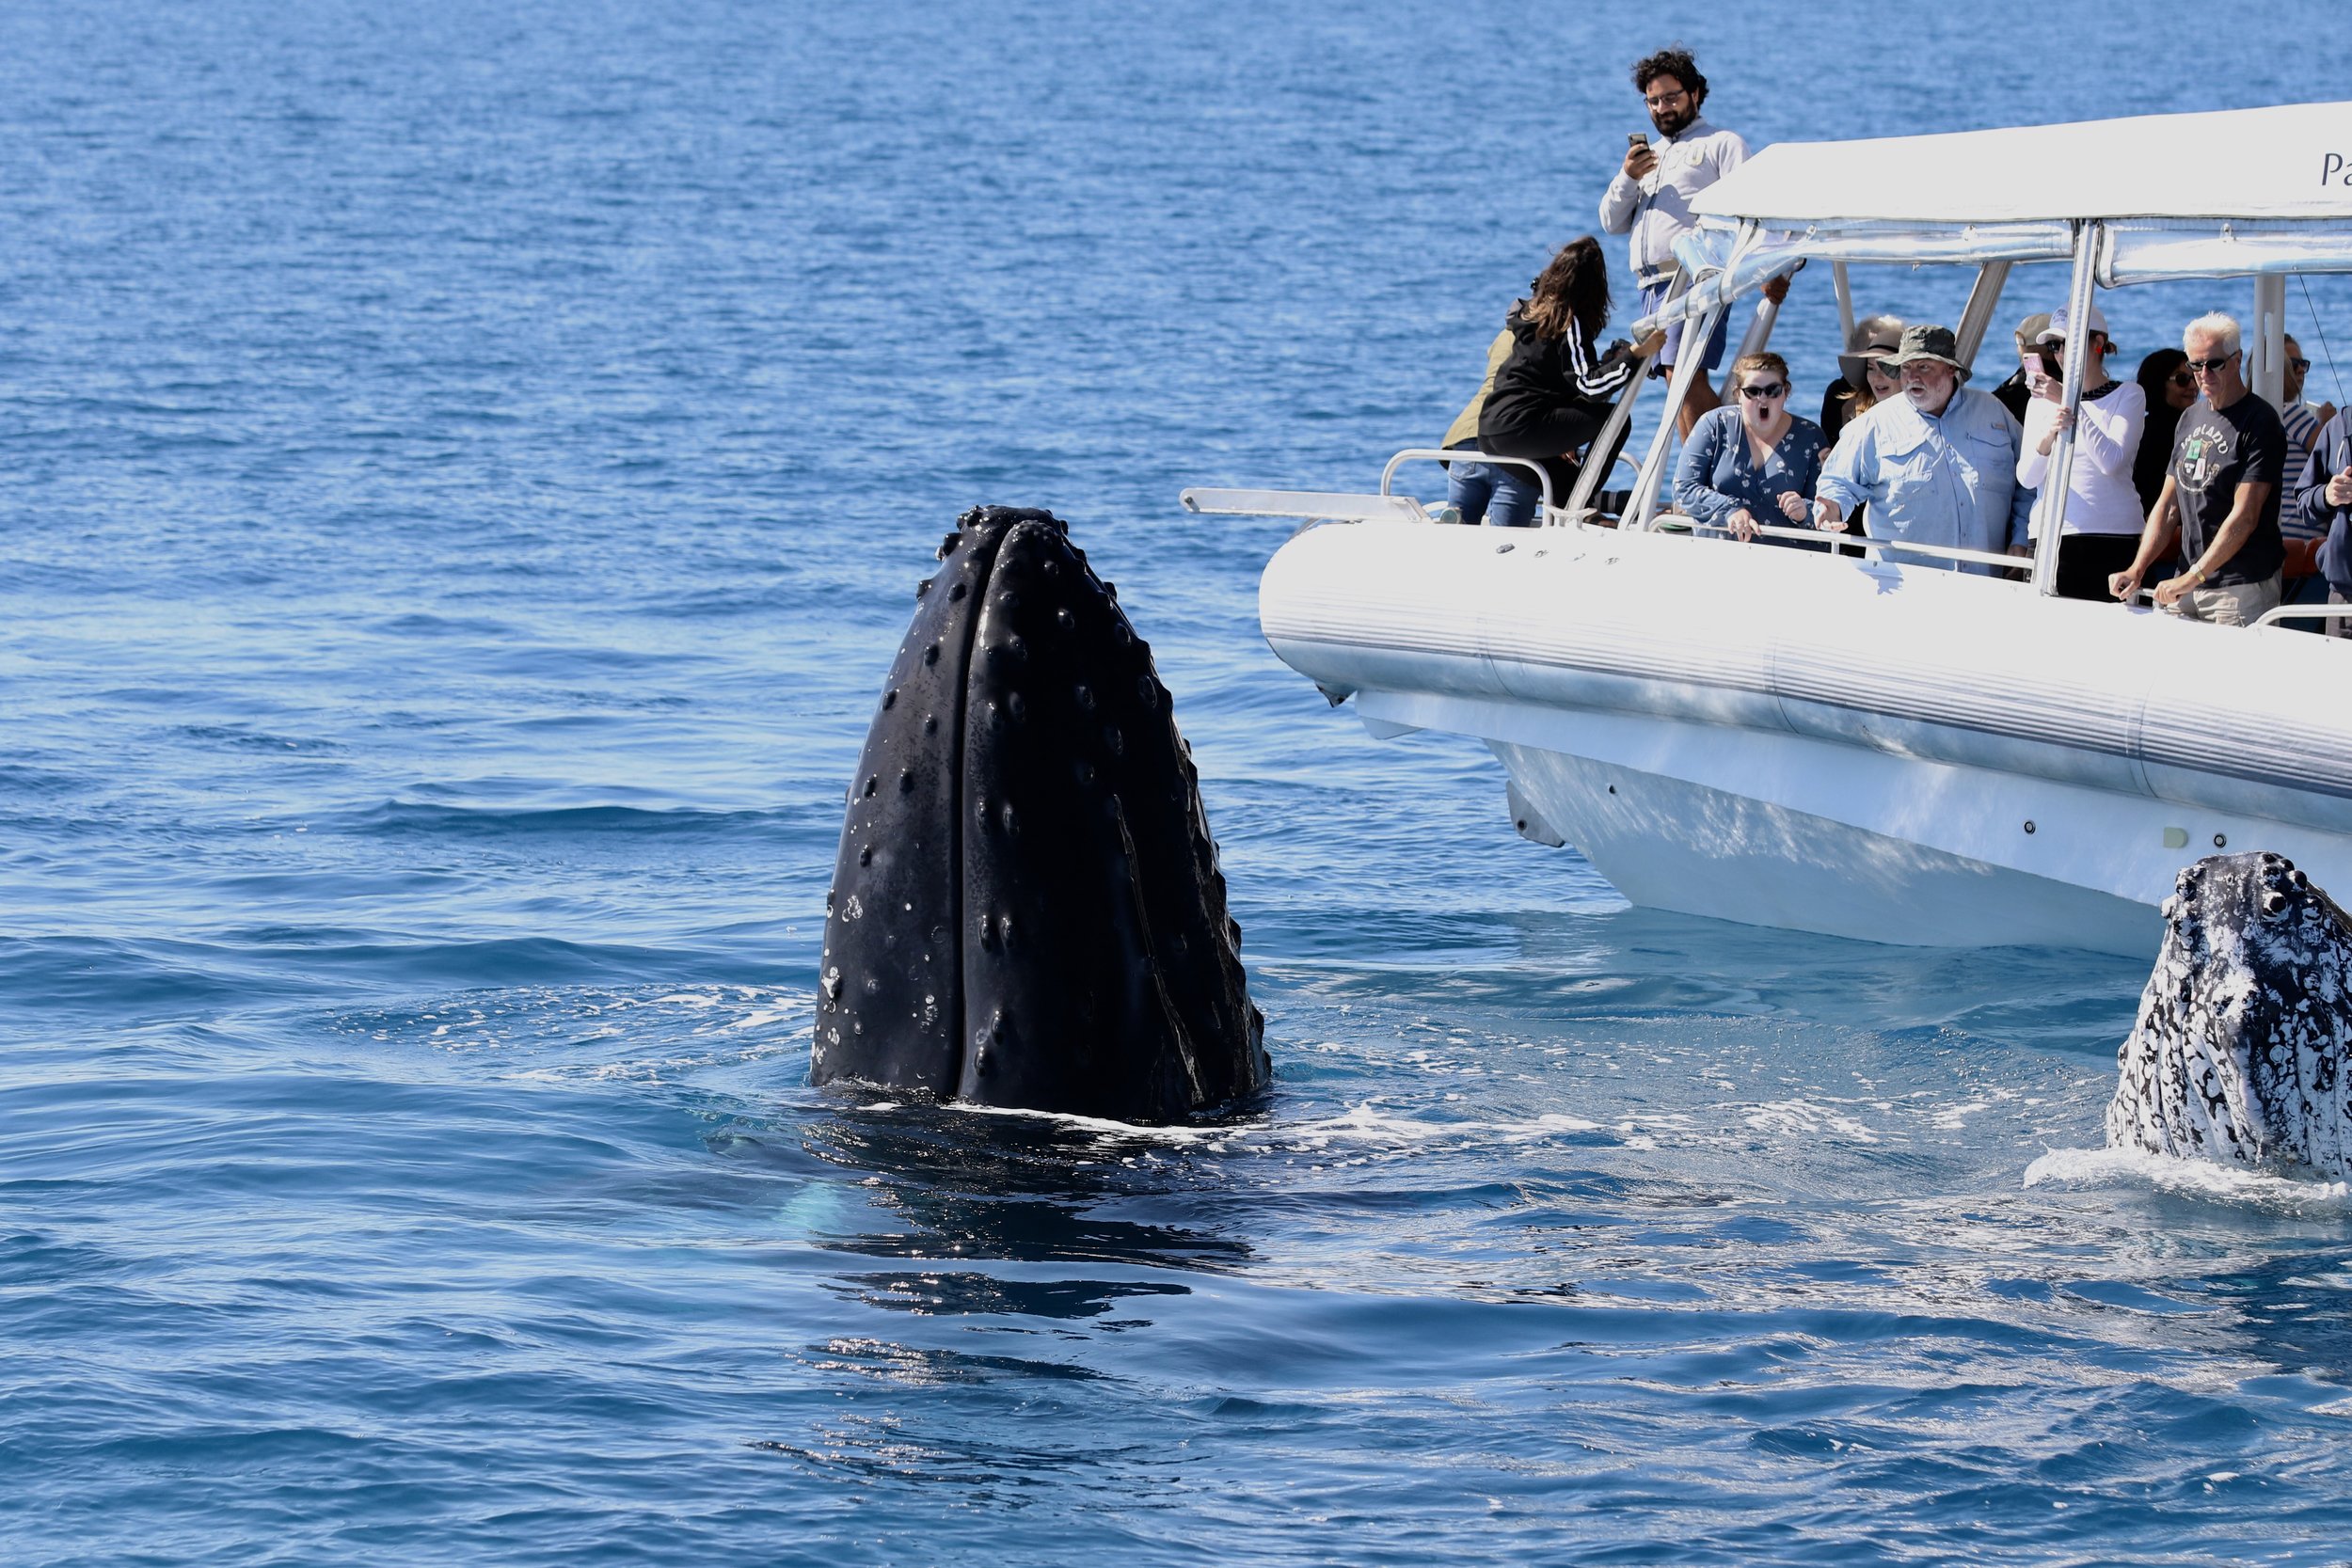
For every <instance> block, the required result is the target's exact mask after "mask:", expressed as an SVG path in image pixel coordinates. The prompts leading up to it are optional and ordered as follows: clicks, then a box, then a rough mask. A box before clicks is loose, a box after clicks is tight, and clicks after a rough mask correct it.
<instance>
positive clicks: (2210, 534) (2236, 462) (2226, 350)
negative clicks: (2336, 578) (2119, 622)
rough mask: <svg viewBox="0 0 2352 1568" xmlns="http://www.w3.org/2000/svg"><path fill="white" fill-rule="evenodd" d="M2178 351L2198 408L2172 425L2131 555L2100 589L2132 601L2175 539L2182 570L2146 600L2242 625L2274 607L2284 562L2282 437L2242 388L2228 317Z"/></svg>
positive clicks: (2191, 327) (2198, 325)
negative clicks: (2161, 474)
mask: <svg viewBox="0 0 2352 1568" xmlns="http://www.w3.org/2000/svg"><path fill="white" fill-rule="evenodd" d="M2181 347H2182V348H2183V349H2185V351H2186V352H2187V354H2188V368H2189V373H2191V374H2192V375H2194V376H2196V377H2197V385H2198V386H2199V388H2201V389H2202V390H2203V392H2204V401H2203V402H2201V403H2198V404H2192V405H2191V406H2190V408H2189V410H2188V412H2186V413H2185V414H2183V415H2182V416H2181V427H2180V430H2179V431H2178V432H2177V433H2176V434H2175V435H2174V436H2173V438H2172V467H2171V470H2170V471H2169V473H2167V474H2166V476H2165V481H2164V490H2163V493H2162V494H2160V495H2158V496H2157V497H2156V504H2155V505H2154V506H2153V507H2152V508H2151V509H2150V510H2149V513H2148V527H2147V530H2146V531H2144V532H2143V533H2141V535H2140V537H2139V550H2138V553H2137V555H2135V556H2134V557H2133V559H2132V563H2131V565H2130V566H2128V567H2127V568H2125V569H2124V570H2122V571H2121V572H2118V573H2116V574H2115V576H2114V577H2113V578H2109V579H2108V583H2107V587H2108V591H2109V592H2110V593H2112V594H2114V595H2115V596H2116V597H2117V598H2119V599H2129V598H2130V597H2131V596H2132V595H2133V594H2137V593H2138V592H2139V584H2140V580H2141V578H2145V577H2146V576H2147V575H2148V569H2149V568H2150V567H2152V566H2153V565H2154V564H2155V563H2156V562H2157V561H2158V560H2159V559H2161V558H2162V557H2163V555H2164V553H2165V552H2166V551H2167V550H2169V549H2170V548H2171V547H2172V541H2173V538H2174V535H2175V534H2176V533H2177V535H2178V536H2179V539H2180V546H2181V560H2182V561H2183V562H2185V565H2184V567H2183V569H2182V571H2181V574H2180V576H2178V577H2171V578H2165V579H2164V580H2163V581H2162V582H2159V583H2157V584H2156V586H2155V588H2154V589H2153V591H2152V592H2151V594H2150V597H2152V598H2153V599H2154V600H2155V601H2156V603H2157V605H2158V606H2159V607H2161V608H2163V609H2165V610H2170V611H2171V612H2172V613H2173V614H2175V615H2179V616H2182V617H2184V618H2185V619H2187V620H2191V621H2210V622H2212V623H2214V624H2215V625H2216V626H2248V625H2250V624H2251V623H2253V622H2254V621H2256V620H2259V619H2260V618H2261V617H2262V616H2263V615H2264V614H2265V613H2266V612H2267V611H2269V610H2275V609H2276V608H2278V604H2279V574H2280V567H2281V566H2283V565H2284V564H2285V563H2286V546H2285V544H2284V543H2283V542H2282V541H2281V540H2280V536H2279V490H2280V467H2281V466H2282V465H2283V464H2284V463H2285V461H2286V450H2287V434H2286V429H2285V427H2284V426H2283V425H2281V424H2280V422H2279V411H2278V410H2277V409H2275V408H2273V407H2271V406H2270V404H2267V403H2265V402H2264V401H2263V400H2262V399H2261V398H2258V397H2256V396H2255V395H2254V394H2253V392H2252V391H2251V390H2250V389H2249V388H2248V387H2247V385H2246V375H2245V369H2244V357H2245V356H2244V355H2243V354H2242V353H2241V352H2240V351H2239V348H2238V325H2237V322H2236V320H2235V319H2234V318H2233V317H2230V316H2224V315H2221V314H2219V313H2216V314H2213V315H2209V316H2200V317H2198V318H2197V319H2196V320H2195V321H2193V322H2191V323H2189V324H2188V326H2187V327H2186V328H2185V330H2184V331H2183V332H2182V334H2181Z"/></svg>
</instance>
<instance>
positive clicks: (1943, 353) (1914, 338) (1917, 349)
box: [1892, 323, 1968, 376]
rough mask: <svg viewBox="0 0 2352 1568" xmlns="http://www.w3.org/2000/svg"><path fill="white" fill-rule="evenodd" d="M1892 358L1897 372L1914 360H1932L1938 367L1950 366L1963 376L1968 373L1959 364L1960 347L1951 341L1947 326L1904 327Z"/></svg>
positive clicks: (1964, 367)
mask: <svg viewBox="0 0 2352 1568" xmlns="http://www.w3.org/2000/svg"><path fill="white" fill-rule="evenodd" d="M1892 357H1893V360H1894V364H1895V368H1896V369H1897V370H1900V369H1902V368H1903V367H1904V366H1905V365H1908V364H1910V363H1911V362H1912V361H1914V360H1915V359H1932V360H1934V361H1935V362H1936V363H1937V364H1939V365H1949V366H1951V368H1952V369H1954V370H1955V371H1958V372H1960V373H1961V374H1962V375H1963V376H1965V375H1966V374H1967V373H1968V367H1967V366H1965V365H1963V364H1962V363H1961V362H1960V345H1959V343H1957V342H1956V341H1953V338H1952V329H1951V328H1950V327H1948V326H1929V325H1926V324H1924V323H1922V324H1921V325H1916V326H1906V327H1904V328H1903V338H1902V341H1901V343H1899V345H1897V347H1896V350H1895V353H1894V355H1893V356H1892Z"/></svg>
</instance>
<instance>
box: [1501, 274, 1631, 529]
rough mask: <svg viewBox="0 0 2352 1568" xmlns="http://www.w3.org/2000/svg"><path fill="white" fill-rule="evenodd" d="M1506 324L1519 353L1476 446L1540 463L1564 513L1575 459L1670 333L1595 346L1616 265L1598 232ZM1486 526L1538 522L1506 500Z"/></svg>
mask: <svg viewBox="0 0 2352 1568" xmlns="http://www.w3.org/2000/svg"><path fill="white" fill-rule="evenodd" d="M1503 325H1504V326H1505V327H1507V328H1508V329H1509V330H1510V333H1511V339H1512V342H1511V352H1510V355H1509V356H1508V357H1507V358H1505V359H1504V360H1503V362H1502V369H1500V370H1498V371H1497V372H1495V384H1494V390H1493V391H1491V392H1489V393H1487V394H1486V407H1484V408H1483V409H1481V410H1480V411H1479V415H1478V444H1479V446H1480V448H1481V449H1482V450H1484V451H1487V452H1491V453H1493V454H1494V455H1496V456H1498V457H1532V458H1534V459H1536V460H1538V461H1540V462H1541V463H1542V464H1543V466H1544V472H1545V473H1546V474H1547V475H1548V476H1549V478H1550V480H1551V503H1552V504H1553V505H1554V506H1565V505H1566V504H1567V502H1568V492H1569V491H1571V490H1572V489H1574V488H1575V486H1576V475H1577V465H1576V455H1577V453H1578V452H1580V451H1582V450H1583V449H1584V448H1585V447H1586V446H1587V445H1588V444H1589V443H1590V442H1591V441H1592V439H1593V437H1594V436H1597V435H1598V434H1599V433H1600V427H1601V425H1602V424H1603V423H1604V422H1606V421H1607V420H1608V418H1609V409H1610V404H1612V403H1613V401H1614V399H1615V398H1616V395H1617V394H1618V393H1619V392H1621V391H1623V390H1624V389H1625V386H1626V383H1627V382H1629V381H1630V380H1632V379H1633V372H1634V371H1635V370H1636V369H1637V368H1638V365H1639V361H1640V358H1641V356H1642V355H1643V354H1644V353H1645V352H1647V351H1648V350H1649V349H1652V348H1655V347H1657V346H1658V344H1659V342H1661V341H1662V334H1654V335H1653V336H1652V337H1651V338H1650V339H1649V340H1648V341H1646V343H1645V345H1644V346H1643V347H1642V348H1638V349H1637V348H1630V347H1628V346H1626V345H1625V344H1622V343H1620V344H1617V345H1615V346H1613V347H1612V348H1611V349H1610V350H1609V351H1608V352H1607V353H1605V354H1604V353H1601V352H1600V351H1599V350H1598V349H1597V347H1596V346H1595V344H1596V343H1597V341H1598V339H1599V337H1600V332H1601V328H1602V327H1604V326H1606V325H1609V266H1608V263H1607V262H1606V261H1603V260H1602V258H1601V254H1600V243H1599V242H1598V241H1597V240H1595V239H1594V238H1593V237H1592V236H1591V235H1590V234H1587V235H1585V236H1584V237H1583V238H1582V239H1580V240H1575V241H1572V242H1570V243H1569V244H1568V245H1565V246H1563V247H1562V249H1561V251H1560V254H1558V255H1557V256H1554V257H1553V258H1552V259H1551V262H1550V264H1549V266H1547V267H1545V268H1544V270H1543V272H1542V273H1541V274H1540V275H1539V276H1538V277H1536V279H1535V287H1534V291H1533V292H1532V293H1530V294H1529V296H1528V298H1527V300H1526V302H1525V303H1524V304H1523V305H1519V306H1517V307H1514V308H1513V309H1512V311H1511V314H1510V316H1509V317H1508V318H1507V319H1506V320H1505V321H1504V323H1503ZM1486 520H1487V521H1488V522H1489V523H1493V524H1497V525H1500V526H1502V527H1504V528H1514V527H1519V526H1523V525H1525V524H1527V523H1529V522H1532V521H1534V515H1533V508H1531V507H1526V506H1523V505H1520V504H1518V503H1516V502H1515V503H1514V504H1512V505H1510V506H1507V507H1506V506H1504V505H1503V504H1502V497H1500V496H1498V497H1497V498H1496V501H1495V503H1494V504H1493V505H1491V506H1490V507H1489V508H1488V510H1487V513H1486Z"/></svg>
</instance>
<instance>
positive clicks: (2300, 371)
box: [2287, 359, 2312, 375]
mask: <svg viewBox="0 0 2352 1568" xmlns="http://www.w3.org/2000/svg"><path fill="white" fill-rule="evenodd" d="M2287 364H2288V365H2289V366H2290V367H2292V368H2293V370H2294V372H2295V373H2296V374H2297V375H2308V374H2310V373H2311V369H2312V362H2311V361H2310V360H2308V359H2290V360H2288V361H2287Z"/></svg>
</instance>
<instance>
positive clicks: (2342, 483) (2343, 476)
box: [2296, 409, 2352, 637]
mask: <svg viewBox="0 0 2352 1568" xmlns="http://www.w3.org/2000/svg"><path fill="white" fill-rule="evenodd" d="M2296 490H2297V493H2298V498H2299V499H2301V501H2302V503H2303V517H2304V521H2305V522H2306V523H2308V524H2316V525H2318V526H2320V527H2323V528H2325V529H2326V530H2327V531H2328V533H2327V537H2326V538H2324V539H2323V540H2321V541H2320V546H2319V575H2320V576H2321V577H2322V578H2325V579H2326V580H2327V583H2328V603H2329V604H2335V605H2352V409H2347V410H2344V411H2343V412H2340V413H2336V414H2333V415H2330V416H2329V417H2328V422H2327V423H2326V424H2324V425H2321V426H2320V427H2319V437H2318V439H2317V440H2316V441H2314V442H2313V443H2312V455H2311V461H2310V462H2308V463H2306V464H2305V465H2304V467H2303V476H2302V483H2300V484H2298V485H2297V486H2296ZM2327 627H2328V636H2330V637H2352V620H2339V621H2330V622H2328V623H2327Z"/></svg>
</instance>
